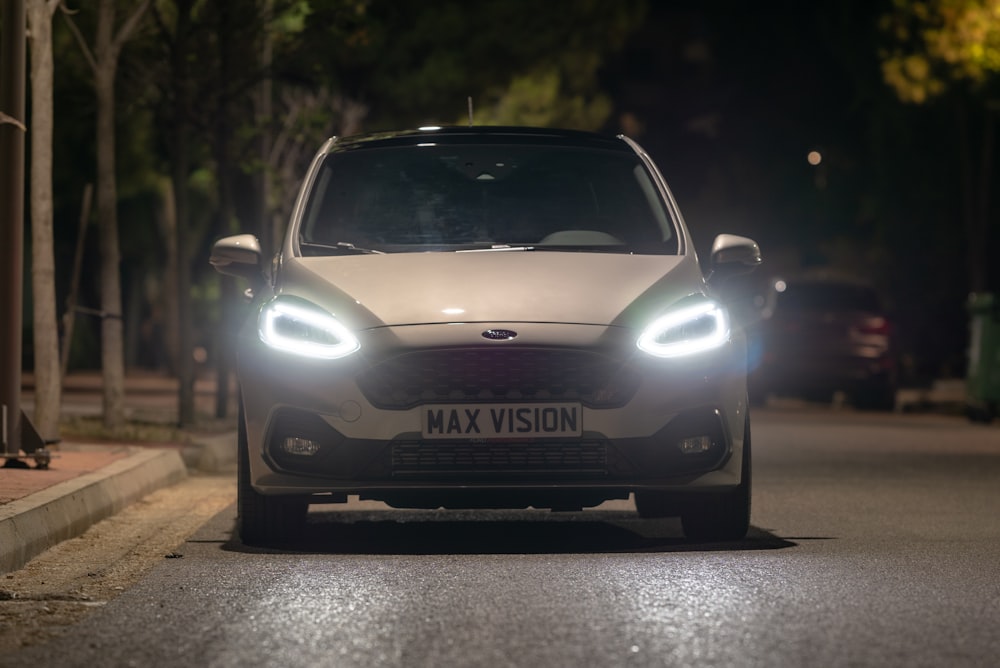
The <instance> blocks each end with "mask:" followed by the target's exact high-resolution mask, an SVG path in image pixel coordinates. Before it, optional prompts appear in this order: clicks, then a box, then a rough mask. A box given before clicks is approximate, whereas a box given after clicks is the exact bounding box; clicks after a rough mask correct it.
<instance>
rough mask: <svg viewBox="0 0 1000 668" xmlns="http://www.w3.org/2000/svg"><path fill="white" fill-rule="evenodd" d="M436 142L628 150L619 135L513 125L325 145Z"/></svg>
mask: <svg viewBox="0 0 1000 668" xmlns="http://www.w3.org/2000/svg"><path fill="white" fill-rule="evenodd" d="M427 142H434V143H437V144H456V145H460V144H521V145H539V146H564V147H575V148H592V149H602V150H612V151H622V152H625V153H632V152H633V150H632V147H631V146H629V144H628V142H626V141H624V139H623V138H622V137H621V136H618V137H615V136H612V135H605V134H600V133H596V132H585V131H583V130H564V129H554V128H534V127H514V126H485V125H475V126H467V127H463V126H454V127H441V126H429V127H423V128H417V129H413V130H400V131H395V132H373V133H368V134H361V135H354V136H349V137H335V138H333V139H331V141H330V142H329V143H328V144H327V150H328V151H329V152H339V151H350V150H358V149H366V148H386V147H390V146H416V145H418V144H422V143H427Z"/></svg>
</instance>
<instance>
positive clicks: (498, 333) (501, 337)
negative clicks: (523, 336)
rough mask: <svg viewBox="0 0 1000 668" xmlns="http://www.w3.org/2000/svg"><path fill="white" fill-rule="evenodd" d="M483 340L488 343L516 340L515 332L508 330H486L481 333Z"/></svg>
mask: <svg viewBox="0 0 1000 668" xmlns="http://www.w3.org/2000/svg"><path fill="white" fill-rule="evenodd" d="M483 338H484V339H489V340H490V341H510V340H511V339H514V338H517V332H513V331H511V330H509V329H487V330H486V331H485V332H483Z"/></svg>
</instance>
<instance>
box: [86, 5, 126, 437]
mask: <svg viewBox="0 0 1000 668" xmlns="http://www.w3.org/2000/svg"><path fill="white" fill-rule="evenodd" d="M113 26H114V2H113V0H101V4H100V8H99V14H98V28H97V41H96V42H95V44H94V55H95V60H96V64H97V67H96V71H95V72H94V87H95V89H96V92H97V220H98V237H99V240H98V246H99V248H100V255H101V311H102V318H101V372H102V380H103V389H104V396H103V399H104V426H105V427H107V428H108V429H115V428H117V427H120V426H121V425H122V424H123V423H124V421H125V352H124V351H125V347H124V346H125V342H124V336H123V334H124V333H123V326H122V289H121V273H120V265H121V251H120V249H119V247H118V211H117V208H118V193H117V184H116V181H115V71H116V69H117V62H118V59H117V54H116V53H115V52H114V50H113V48H112V43H111V31H112V28H113Z"/></svg>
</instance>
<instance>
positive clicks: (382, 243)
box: [299, 145, 677, 253]
mask: <svg viewBox="0 0 1000 668" xmlns="http://www.w3.org/2000/svg"><path fill="white" fill-rule="evenodd" d="M299 239H300V241H301V242H303V249H304V252H306V250H305V249H306V247H308V246H310V245H311V246H312V248H313V249H314V252H327V251H328V250H330V249H331V248H338V247H339V248H345V247H347V246H348V245H349V246H350V247H351V248H354V249H368V250H376V251H381V252H400V251H426V250H463V249H464V250H476V249H497V248H504V247H508V246H509V247H520V246H532V247H535V248H537V249H542V250H544V249H546V248H553V249H559V250H563V249H566V250H597V251H604V252H646V253H676V252H677V246H676V243H665V242H671V241H672V240H674V239H675V234H674V231H673V224H672V221H671V219H670V217H669V214H668V212H667V210H666V208H665V207H664V204H663V202H662V200H661V197H660V195H659V190H658V189H657V187H656V185H655V183H654V182H653V180H652V177H651V176H650V174H649V172H648V171H647V169H646V168H645V166H644V165H643V164H642V162H641V161H640V160H639V158H638V157H637V156H635V155H634V154H630V153H626V152H614V151H602V150H592V149H591V150H587V149H575V148H565V147H540V146H511V145H504V146H453V145H440V146H438V145H430V146H407V147H391V148H379V149H371V148H368V149H363V150H353V151H344V152H335V153H332V154H330V155H329V156H327V158H326V159H325V161H324V163H323V165H322V167H321V169H320V171H319V173H318V175H317V177H316V180H315V182H314V185H313V190H312V193H311V195H310V197H309V199H308V204H307V208H306V212H305V216H304V218H303V221H302V226H301V228H300V230H299ZM338 244H339V245H340V246H338Z"/></svg>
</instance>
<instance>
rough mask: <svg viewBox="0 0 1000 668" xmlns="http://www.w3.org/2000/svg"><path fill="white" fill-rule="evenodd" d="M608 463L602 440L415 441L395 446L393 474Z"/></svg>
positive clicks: (602, 469)
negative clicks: (514, 441)
mask: <svg viewBox="0 0 1000 668" xmlns="http://www.w3.org/2000/svg"><path fill="white" fill-rule="evenodd" d="M607 467H608V452H607V445H606V444H605V443H604V442H602V441H584V442H574V443H544V444H542V443H467V442H461V443H435V442H427V441H422V442H417V441H413V442H399V443H395V444H393V446H392V472H393V473H394V474H419V473H514V472H517V473H576V474H579V473H599V474H604V473H606V472H607Z"/></svg>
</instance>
